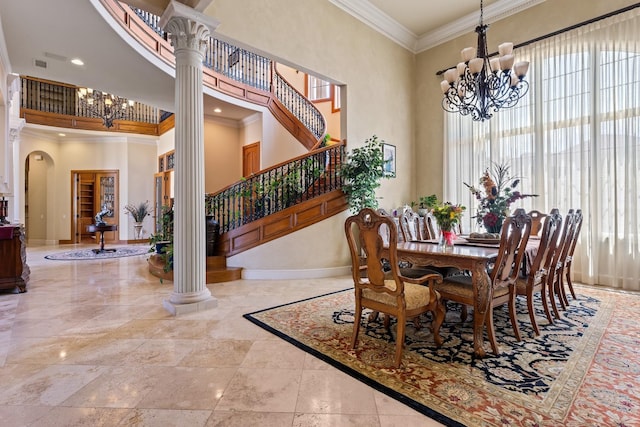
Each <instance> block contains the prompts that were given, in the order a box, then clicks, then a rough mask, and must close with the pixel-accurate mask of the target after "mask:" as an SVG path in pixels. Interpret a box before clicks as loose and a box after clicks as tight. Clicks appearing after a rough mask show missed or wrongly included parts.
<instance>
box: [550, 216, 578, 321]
mask: <svg viewBox="0 0 640 427" xmlns="http://www.w3.org/2000/svg"><path fill="white" fill-rule="evenodd" d="M575 223H576V214H575V212H574V210H573V209H569V212H568V213H567V215H565V217H564V221H563V223H562V231H561V232H560V236H559V238H558V243H557V245H556V247H555V249H554V251H553V259H552V261H551V264H550V265H549V271H548V274H547V291H548V294H549V305H550V306H551V309H552V311H553V314H554V316H555V317H556V318H557V319H559V318H560V312H559V311H558V304H556V297H557V298H558V301H559V302H560V306H561V307H562V309H563V310H566V308H567V304H566V303H565V301H564V299H563V298H562V293H561V292H562V289H561V287H562V275H563V272H564V267H565V261H566V259H567V256H568V254H569V251H570V248H571V238H572V236H573V233H574V231H575Z"/></svg>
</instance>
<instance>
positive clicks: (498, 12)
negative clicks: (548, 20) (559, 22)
mask: <svg viewBox="0 0 640 427" xmlns="http://www.w3.org/2000/svg"><path fill="white" fill-rule="evenodd" d="M544 1H545V0H501V1H498V2H496V3H493V4H491V5H489V6H487V7H485V8H484V19H483V23H484V24H491V23H492V22H496V21H499V20H501V19H504V18H507V17H509V16H511V15H515V14H516V13H519V12H522V11H523V10H525V9H528V8H530V7H532V6H535V5H537V4H540V3H542V2H544ZM478 24H480V10H478V11H476V12H474V13H471V14H469V15H467V16H464V17H462V18H460V19H458V20H456V21H453V22H452V23H450V24H448V25H445V26H443V27H440V28H436V29H435V30H433V31H430V32H428V33H426V34H423V35H422V36H421V37H420V39H419V40H418V41H417V43H416V51H415V53H420V52H424V51H425V50H428V49H431V48H432V47H435V46H438V45H440V44H442V43H445V42H448V41H449V40H453V39H455V38H456V37H459V36H461V35H463V34H467V33H469V32H472V31H475V28H476V27H477V26H478Z"/></svg>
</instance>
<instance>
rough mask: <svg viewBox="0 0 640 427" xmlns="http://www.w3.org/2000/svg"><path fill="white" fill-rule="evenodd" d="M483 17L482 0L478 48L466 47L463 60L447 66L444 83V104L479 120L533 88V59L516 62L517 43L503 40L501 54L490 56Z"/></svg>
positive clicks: (477, 31)
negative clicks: (530, 80) (529, 75)
mask: <svg viewBox="0 0 640 427" xmlns="http://www.w3.org/2000/svg"><path fill="white" fill-rule="evenodd" d="M482 19H483V9H482V0H480V25H478V26H477V27H476V30H475V31H476V33H478V48H477V50H476V49H475V48H473V47H467V48H465V49H462V52H461V54H462V62H460V63H459V64H458V65H457V66H456V67H455V68H450V69H448V70H446V71H445V72H444V80H442V82H441V83H440V87H441V88H442V92H443V93H444V98H443V99H442V108H443V109H444V110H445V111H448V112H450V113H460V114H462V115H463V116H466V115H471V118H472V119H473V120H476V121H484V120H487V119H490V118H491V116H492V114H493V113H494V112H497V111H499V110H500V109H501V108H509V107H513V106H514V105H516V104H517V103H518V101H519V100H520V98H522V97H523V96H524V95H525V94H526V93H527V92H528V91H529V83H527V81H526V80H524V77H525V75H526V74H527V71H528V69H529V63H528V62H526V61H520V62H518V63H516V64H515V66H514V65H513V63H514V60H515V59H514V56H513V43H502V44H501V45H500V46H498V54H499V56H498V57H496V58H490V57H489V54H488V50H487V29H488V28H489V26H488V25H485V24H483V22H482ZM476 53H477V55H476Z"/></svg>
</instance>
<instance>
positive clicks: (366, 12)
mask: <svg viewBox="0 0 640 427" xmlns="http://www.w3.org/2000/svg"><path fill="white" fill-rule="evenodd" d="M329 2H331V3H332V4H333V5H335V6H337V7H339V8H340V9H342V10H344V11H345V12H347V13H348V14H349V15H351V16H353V17H354V18H356V19H357V20H359V21H360V22H363V23H364V24H366V25H368V26H369V27H371V28H373V29H374V30H376V31H377V32H379V33H380V34H382V35H384V36H386V37H388V38H389V39H391V40H393V41H394V42H396V43H397V44H399V45H400V46H402V47H404V48H405V49H408V50H410V51H411V52H415V46H416V43H417V41H418V36H417V35H416V34H414V33H413V32H412V31H410V30H409V29H407V27H405V26H403V25H402V24H400V23H399V22H398V21H396V20H395V19H393V18H391V17H390V16H389V15H387V14H386V13H384V12H383V11H381V10H380V9H378V8H377V7H375V6H374V5H372V4H371V3H369V2H368V1H367V0H329Z"/></svg>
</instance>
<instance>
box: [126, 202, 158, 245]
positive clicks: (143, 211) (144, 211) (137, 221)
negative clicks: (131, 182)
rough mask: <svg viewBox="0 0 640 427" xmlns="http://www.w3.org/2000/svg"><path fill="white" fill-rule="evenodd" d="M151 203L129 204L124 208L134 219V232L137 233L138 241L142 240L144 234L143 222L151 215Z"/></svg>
mask: <svg viewBox="0 0 640 427" xmlns="http://www.w3.org/2000/svg"><path fill="white" fill-rule="evenodd" d="M150 210H151V209H150V207H149V201H148V200H145V201H144V202H140V203H138V204H133V203H129V204H128V205H126V206H125V207H124V211H125V212H126V213H128V214H130V215H131V216H132V217H133V221H134V224H133V230H134V232H135V238H136V240H139V239H140V233H141V232H142V221H144V219H145V218H146V217H147V216H148V215H150V213H151V212H150Z"/></svg>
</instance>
